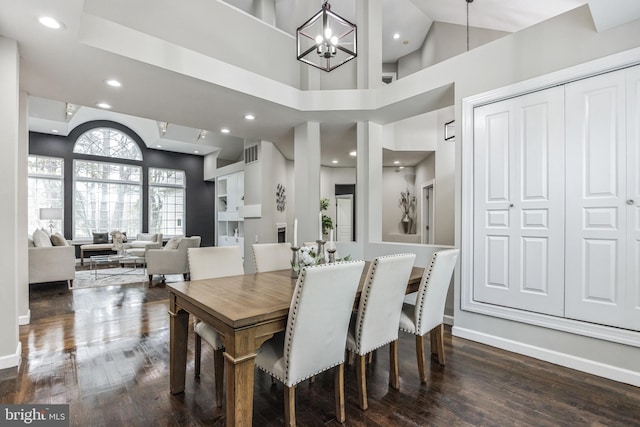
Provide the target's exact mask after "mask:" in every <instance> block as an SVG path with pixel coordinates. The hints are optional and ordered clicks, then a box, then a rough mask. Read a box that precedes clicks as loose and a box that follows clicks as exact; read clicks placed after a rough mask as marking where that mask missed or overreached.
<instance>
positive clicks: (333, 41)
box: [331, 36, 338, 46]
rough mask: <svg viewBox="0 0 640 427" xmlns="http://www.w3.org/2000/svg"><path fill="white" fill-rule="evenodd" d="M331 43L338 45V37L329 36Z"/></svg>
mask: <svg viewBox="0 0 640 427" xmlns="http://www.w3.org/2000/svg"><path fill="white" fill-rule="evenodd" d="M331 44H332V45H334V46H338V38H337V37H336V36H333V37H331Z"/></svg>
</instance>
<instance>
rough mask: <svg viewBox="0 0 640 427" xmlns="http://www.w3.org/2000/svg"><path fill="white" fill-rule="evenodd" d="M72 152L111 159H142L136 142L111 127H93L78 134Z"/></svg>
mask: <svg viewBox="0 0 640 427" xmlns="http://www.w3.org/2000/svg"><path fill="white" fill-rule="evenodd" d="M73 152H74V153H79V154H90V155H93V156H102V157H111V158H112V159H127V160H142V152H141V151H140V147H138V144H136V142H135V141H134V140H133V139H131V137H129V136H128V135H127V134H125V133H123V132H120V131H119V130H116V129H112V128H94V129H91V130H88V131H87V132H85V133H83V134H82V135H80V137H79V138H78V139H77V140H76V144H75V145H74V146H73Z"/></svg>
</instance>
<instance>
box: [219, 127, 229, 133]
mask: <svg viewBox="0 0 640 427" xmlns="http://www.w3.org/2000/svg"><path fill="white" fill-rule="evenodd" d="M220 132H222V133H229V129H227V128H222V129H220Z"/></svg>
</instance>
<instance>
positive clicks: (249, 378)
mask: <svg viewBox="0 0 640 427" xmlns="http://www.w3.org/2000/svg"><path fill="white" fill-rule="evenodd" d="M256 350H257V349H256V340H255V331H253V330H252V329H248V330H241V331H236V332H235V333H234V335H233V336H229V337H227V338H226V339H225V352H224V381H225V390H226V397H225V398H226V401H225V414H226V423H225V424H226V425H227V426H234V427H240V426H243V427H251V425H252V422H253V381H254V367H255V363H254V361H255V358H256Z"/></svg>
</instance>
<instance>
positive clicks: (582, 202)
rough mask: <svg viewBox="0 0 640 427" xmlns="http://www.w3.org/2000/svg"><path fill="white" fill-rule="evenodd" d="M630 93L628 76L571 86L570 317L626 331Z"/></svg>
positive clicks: (568, 143) (568, 87)
mask: <svg viewBox="0 0 640 427" xmlns="http://www.w3.org/2000/svg"><path fill="white" fill-rule="evenodd" d="M625 86H626V83H625V71H618V72H613V73H608V74H604V75H601V76H597V77H593V78H589V79H585V80H581V81H578V82H574V83H571V84H567V85H566V117H567V123H566V155H567V166H566V202H567V204H566V213H567V218H566V280H565V282H566V290H565V292H566V297H565V299H566V317H569V318H573V319H577V320H585V321H589V322H595V323H601V324H606V325H613V326H621V327H624V325H625V315H624V311H625V310H624V305H625V304H626V303H625V299H626V298H627V297H628V293H627V289H626V282H627V278H626V274H625V265H626V252H627V248H626V219H627V218H626V217H627V215H626V209H625V200H624V196H625V194H626V187H627V185H626V124H625V115H626V113H625V110H626V104H625ZM627 326H628V325H627Z"/></svg>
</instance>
